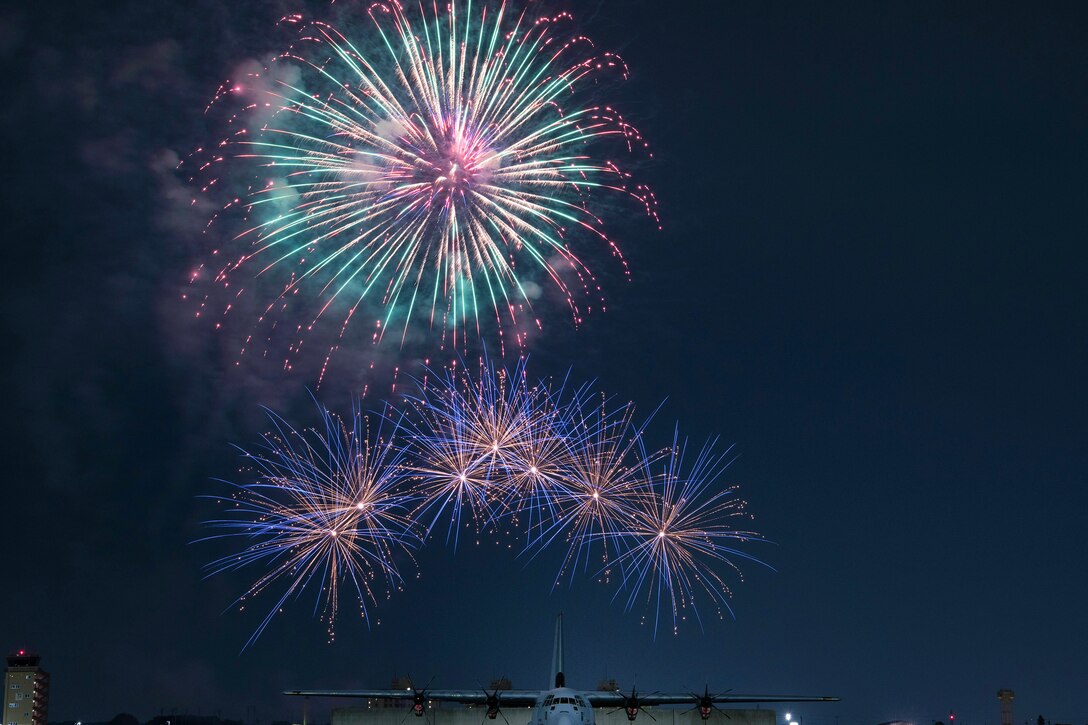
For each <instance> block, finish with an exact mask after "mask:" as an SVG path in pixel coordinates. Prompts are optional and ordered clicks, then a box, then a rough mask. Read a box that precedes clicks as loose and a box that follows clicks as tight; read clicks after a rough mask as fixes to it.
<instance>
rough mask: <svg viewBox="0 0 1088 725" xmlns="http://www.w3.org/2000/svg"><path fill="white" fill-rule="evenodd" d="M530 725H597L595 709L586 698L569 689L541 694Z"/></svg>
mask: <svg viewBox="0 0 1088 725" xmlns="http://www.w3.org/2000/svg"><path fill="white" fill-rule="evenodd" d="M528 725H595V721H594V719H593V707H592V706H591V705H590V704H589V700H587V699H586V696H585V695H584V694H583V693H581V692H579V691H578V690H572V689H571V688H569V687H557V688H555V689H554V690H545V691H544V692H541V693H540V697H539V698H537V701H536V704H535V705H533V718H532V720H530V721H529V724H528Z"/></svg>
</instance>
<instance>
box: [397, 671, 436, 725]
mask: <svg viewBox="0 0 1088 725" xmlns="http://www.w3.org/2000/svg"><path fill="white" fill-rule="evenodd" d="M408 681H409V682H411V681H412V678H411V677H409V678H408ZM432 682H434V677H431V679H429V680H427V684H426V685H424V686H423V689H422V690H417V689H416V688H415V685H411V688H412V709H410V710H409V711H408V712H407V713H405V715H404V717H402V718H401V720H400V722H401V725H403V724H404V721H405V720H407V719H408V715H415V716H416V717H423V716H424V715H425V714H426V713H427V690H428V688H430V686H431V683H432Z"/></svg>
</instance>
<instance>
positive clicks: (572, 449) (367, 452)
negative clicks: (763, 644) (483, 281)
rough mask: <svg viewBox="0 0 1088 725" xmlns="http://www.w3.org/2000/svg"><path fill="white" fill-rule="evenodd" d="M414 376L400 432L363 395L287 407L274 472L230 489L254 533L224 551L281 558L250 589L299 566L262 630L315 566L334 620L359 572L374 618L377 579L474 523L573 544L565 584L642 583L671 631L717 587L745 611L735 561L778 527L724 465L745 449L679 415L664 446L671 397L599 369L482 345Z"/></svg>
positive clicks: (263, 469) (528, 546)
mask: <svg viewBox="0 0 1088 725" xmlns="http://www.w3.org/2000/svg"><path fill="white" fill-rule="evenodd" d="M414 382H415V384H416V386H417V388H418V389H417V390H416V391H414V392H412V393H409V394H404V395H403V398H402V399H401V400H400V402H399V403H389V404H386V409H385V412H384V414H383V415H382V416H381V418H382V421H381V425H384V424H387V423H388V424H391V425H392V429H393V433H392V435H390V436H388V438H383V437H382V435H381V431H380V427H379V431H378V435H377V437H376V438H375V437H374V436H372V435H371V431H370V430H369V427H368V426H369V418H368V417H367V416H365V415H362V414H361V413H360V411H359V410H358V409H355V410H353V415H352V418H351V421H350V425H348V424H345V423H343V422H342V421H340V419H339V418H337V417H335V416H333V415H332V414H330V413H328V412H327V411H325V410H322V413H321V414H322V420H323V422H324V431H323V432H322V431H319V430H313V429H307V430H303V431H301V432H299V431H296V430H295V429H293V428H291V427H290V426H289V425H288V424H287V423H285V422H284V421H282V420H281V419H280V418H278V417H276V416H272V421H273V424H274V428H275V430H274V432H273V433H271V434H268V435H266V436H265V437H264V445H263V447H262V450H260V451H259V452H258V453H256V454H246V456H247V459H248V460H249V461H251V462H252V463H253V464H254V467H255V469H256V472H257V474H258V480H257V482H256V483H254V484H251V485H248V486H239V487H237V489H238V494H237V495H236V496H235V497H234V498H233V499H225V498H224V499H219V500H222V501H225V502H227V503H229V504H230V505H231V516H230V517H229V518H224V519H220V520H217V521H213V522H210V525H211V526H213V527H215V528H218V529H221V530H225V531H226V533H225V534H222V536H243V537H246V538H247V539H250V540H252V542H253V543H250V544H249V545H248V546H247V548H245V549H244V550H243V551H242V552H241V553H240V554H236V555H231V556H227V557H223V558H221V559H219V560H217V561H215V562H213V563H212V564H211V565H209V569H210V570H211V571H212V573H219V572H226V571H233V570H235V569H239V568H242V567H245V566H249V565H263V566H266V567H268V571H267V572H266V573H265V574H263V575H262V576H261V577H260V578H259V579H258V580H257V582H256V583H255V584H254V585H253V586H252V587H251V588H250V589H249V591H248V592H247V593H246V594H245V595H243V597H242V598H240V600H239V601H240V602H241V601H244V600H247V599H249V598H251V597H254V596H256V595H257V594H260V593H261V592H262V591H264V590H266V589H267V588H269V587H270V586H271V585H273V584H275V583H279V582H284V581H286V585H285V589H286V591H284V592H283V594H282V596H281V597H280V599H279V601H278V602H277V604H276V606H274V607H273V608H272V610H271V611H270V612H269V613H268V615H267V616H266V617H265V619H264V620H263V621H262V622H261V625H260V627H259V628H258V630H257V631H256V632H255V633H254V635H253V638H251V640H250V643H252V641H253V640H255V639H256V638H257V636H259V634H260V633H261V631H263V629H264V628H265V627H266V626H267V625H268V623H269V621H270V620H271V618H272V616H273V615H274V614H275V613H276V612H277V611H279V610H280V609H281V608H282V606H283V605H284V603H285V602H286V601H287V600H288V599H290V598H292V597H298V596H299V595H301V593H302V591H303V590H304V589H305V588H306V587H307V586H309V585H310V584H311V583H318V593H319V594H318V599H317V602H315V612H316V611H317V609H318V608H319V606H320V605H321V604H322V603H323V605H324V610H323V611H322V616H324V617H326V618H327V619H328V620H329V623H330V636H331V634H332V631H331V627H332V622H333V620H335V618H336V615H337V609H338V603H339V599H340V596H341V591H340V590H341V588H342V587H343V585H345V584H347V585H349V587H350V589H349V591H352V592H354V594H355V595H356V596H358V598H359V602H360V607H361V611H362V616H363V617H364V618H368V616H367V603H368V602H370V603H376V601H377V597H376V594H375V589H374V587H375V586H376V585H377V584H379V583H380V584H383V585H385V587H386V588H387V590H388V589H396V588H399V586H400V584H401V583H402V579H401V577H400V574H399V573H398V571H397V567H396V559H397V558H401V557H404V556H407V558H411V556H410V550H411V549H413V548H414V547H416V546H419V545H422V544H423V543H424V542H425V541H427V540H428V539H429V538H430V537H431V536H432V535H434V534H436V533H437V532H440V531H441V530H442V529H443V528H444V529H445V536H444V539H445V543H446V545H447V546H448V545H451V544H452V546H453V547H454V548H455V549H456V548H457V546H458V544H459V541H460V538H461V535H462V534H463V533H465V532H466V531H469V532H471V533H472V534H473V535H474V538H475V539H476V542H477V543H479V542H480V539H481V536H482V535H485V534H487V535H492V534H493V535H495V538H496V541H498V540H499V539H500V537H501V536H502V535H505V534H512V533H517V534H518V535H523V536H524V542H525V543H524V549H523V550H522V551H521V554H520V555H524V556H526V557H527V558H528V559H529V560H532V559H534V558H536V557H537V556H539V555H540V554H542V553H543V552H544V551H545V550H548V549H550V548H552V547H561V548H562V549H563V551H564V554H563V557H562V560H561V564H560V567H559V570H558V573H557V575H556V577H555V578H554V579H553V582H552V589H553V590H554V589H555V588H556V587H557V586H559V584H560V583H561V581H562V580H563V579H564V578H568V579H570V581H571V583H573V577H574V576H575V575H576V574H587V573H591V575H592V576H593V577H594V578H596V579H598V581H603V582H605V583H609V584H612V585H614V586H616V587H617V591H616V594H615V596H614V599H620V598H623V599H625V604H626V609H627V610H628V611H630V610H632V609H634V608H635V606H636V605H637V604H639V602H640V601H642V603H643V604H645V606H646V607H647V608H648V609H650V610H652V612H653V615H652V616H653V620H654V628H653V630H654V637H655V638H656V635H657V630H658V627H659V624H660V622H661V620H662V619H663V618H665V617H669V616H671V618H672V624H673V631H674V632H676V631H677V630H678V624H679V622H680V621H681V620H684V619H687V618H688V617H689V614H690V616H693V617H694V618H695V619H696V621H697V622H698V623H699V625H700V627H702V624H703V622H702V614H701V613H700V607H701V606H703V600H705V599H709V601H710V602H711V604H713V605H714V606H715V607H716V608H717V610H718V614H719V616H721V615H722V612H723V610H725V611H728V612H729V613H730V614H732V609H731V607H730V605H729V597H730V595H731V592H730V589H729V586H728V584H727V583H726V581H725V579H724V578H723V576H722V571H721V570H722V569H723V567H725V568H729V569H732V570H733V571H734V573H735V574H736V575H737V576H738V577H739V578H740V579H743V576H741V570H740V567H739V566H738V562H741V561H753V562H758V563H761V564H762V562H759V560H758V559H756V558H755V557H754V556H752V555H751V554H748V553H746V552H744V551H742V550H741V549H740V548H739V545H740V544H742V543H744V542H749V541H764V539H763V538H762V537H761V536H760V535H759V534H757V533H754V532H752V531H747V530H744V529H740V528H737V527H735V526H733V525H732V522H733V521H735V520H736V519H737V518H738V517H739V518H745V519H747V518H751V516H750V514H748V512H747V510H746V503H745V502H744V501H743V500H741V499H740V498H739V497H738V496H737V495H736V487H735V486H733V487H726V486H723V485H721V484H720V483H719V479H720V478H721V477H722V474H723V473H724V471H725V469H726V468H727V467H728V465H729V464H730V463H731V459H730V455H731V449H726V450H724V451H720V450H719V449H718V448H717V442H716V440H710V441H708V442H707V443H706V444H705V445H704V446H703V447H702V448H701V449H699V451H698V452H697V453H695V454H693V455H692V456H691V458H690V459H689V458H688V457H687V443H686V441H681V439H680V437H679V433H678V432H674V435H673V440H672V444H671V446H669V447H666V448H657V449H654V448H648V446H647V445H646V441H645V437H646V435H645V434H646V429H647V426H648V424H649V421H650V419H651V418H652V417H653V415H654V414H656V412H657V411H654V413H652V414H651V415H650V416H648V417H646V418H645V419H643V420H641V422H639V419H637V418H636V413H635V407H634V405H633V404H632V403H625V404H616V403H613V402H612V401H611V400H610V399H609V398H608V397H607V396H605V395H603V394H601V393H596V392H593V391H592V386H591V385H588V384H587V385H583V386H580V387H572V386H570V385H569V381H568V380H566V379H563V380H562V381H561V383H560V384H552V383H550V382H548V381H547V380H540V381H536V382H531V381H530V380H529V379H528V376H527V374H526V370H525V361H524V360H523V361H522V362H521V363H520V364H519V365H518V366H516V367H515V368H513V369H506V368H503V367H499V366H495V365H493V364H492V363H491V362H490V361H488V360H487V359H486V358H483V359H481V361H480V364H479V368H478V370H477V371H475V372H474V373H470V371H469V370H468V369H467V368H466V366H464V365H463V364H462V365H452V366H450V367H448V368H446V369H445V370H440V371H438V372H434V371H430V370H428V371H427V372H426V374H425V375H424V376H423V377H422V378H417V379H414ZM394 438H396V441H395V440H394ZM213 538H218V537H213ZM511 548H512V547H511ZM596 557H599V559H598V558H596ZM413 561H414V560H413ZM368 621H369V620H368ZM248 644H249V643H247V646H248Z"/></svg>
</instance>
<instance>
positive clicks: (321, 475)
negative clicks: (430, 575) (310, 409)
mask: <svg viewBox="0 0 1088 725" xmlns="http://www.w3.org/2000/svg"><path fill="white" fill-rule="evenodd" d="M319 409H320V411H321V418H322V422H323V424H324V428H323V430H321V429H316V428H311V429H305V430H301V431H300V430H296V429H295V428H293V427H291V426H290V425H289V424H288V423H287V422H286V421H284V420H283V419H282V418H280V417H279V416H277V415H275V414H274V413H271V412H269V419H270V420H271V422H272V425H273V428H274V432H272V433H269V434H266V435H265V436H263V445H262V447H261V449H260V450H258V451H257V452H255V453H248V452H246V451H244V450H243V451H242V453H243V455H244V456H245V458H246V459H247V460H248V461H250V462H251V463H252V464H253V466H254V467H255V469H256V472H257V482H256V483H252V484H249V485H236V484H231V485H232V486H234V487H235V489H236V492H235V495H234V496H233V497H231V498H219V499H218V500H220V501H221V502H223V503H224V504H227V505H228V506H229V507H230V508H229V509H228V514H229V517H228V518H223V519H218V520H214V521H209V522H208V524H207V525H208V526H210V527H212V528H216V529H221V530H224V531H225V533H222V534H219V535H216V536H212V537H209V538H222V537H243V538H244V539H246V540H248V541H249V542H251V543H249V544H248V545H247V546H246V548H245V549H244V550H243V551H242V552H241V553H238V554H232V555H230V556H225V557H223V558H220V559H217V560H216V561H213V562H211V563H210V564H209V565H208V567H207V568H208V570H209V573H210V574H217V573H222V572H227V571H233V570H236V569H241V568H243V567H248V566H251V565H262V566H264V567H267V571H266V572H265V573H264V574H262V575H261V576H260V577H259V578H258V579H257V581H256V583H254V584H253V585H252V586H251V587H250V588H249V589H248V590H247V591H246V593H245V594H243V595H242V596H241V597H240V598H239V599H238V600H237V601H236V603H237V604H243V608H244V602H246V601H247V600H249V599H253V598H255V597H256V596H258V595H260V594H261V593H262V592H264V591H266V590H268V589H269V588H271V587H273V586H274V585H276V584H278V583H280V582H282V581H285V582H286V585H285V588H284V591H283V592H282V594H281V595H280V597H279V599H278V601H277V602H276V603H275V605H274V606H273V607H272V608H271V609H270V610H269V612H268V614H267V615H266V616H265V617H264V619H263V620H262V621H261V623H260V625H259V626H258V627H257V629H256V631H255V632H254V633H253V635H252V636H251V637H250V639H249V641H248V642H246V645H245V646H246V647H248V646H249V645H251V644H252V643H253V642H254V641H255V640H256V639H257V638H258V637H259V636H260V634H261V632H263V631H264V629H265V627H267V626H268V624H269V622H270V621H271V619H272V617H273V616H274V615H275V613H276V612H278V611H280V610H281V609H282V607H283V606H284V604H285V603H286V602H287V601H288V600H289V599H293V598H298V597H300V596H301V595H302V593H303V592H304V590H305V589H306V588H307V587H309V586H311V585H312V584H316V585H317V596H316V598H315V602H314V611H315V614H316V613H318V612H320V614H321V616H322V617H323V618H324V619H325V620H326V621H327V622H328V626H329V636H330V638H332V637H334V634H335V631H334V628H333V627H334V623H335V620H336V617H337V614H338V611H339V604H340V598H341V595H342V593H341V588H342V587H344V586H347V587H349V588H350V591H352V592H354V594H355V595H356V596H357V598H358V602H359V607H360V614H361V616H362V618H363V619H364V620H367V621H368V623H369V615H368V612H367V602H370V603H376V602H377V591H376V588H377V587H379V586H384V587H385V588H387V589H393V588H398V587H399V586H400V584H401V582H402V577H401V575H400V573H399V570H398V568H397V560H398V559H403V558H408V559H409V560H411V549H413V548H415V546H416V545H417V544H418V543H419V542H418V537H417V533H416V526H415V522H414V521H413V520H412V519H411V517H410V516H409V512H410V510H411V499H410V496H409V495H407V494H406V493H404V492H403V491H402V490H401V487H400V486H399V483H400V477H401V475H402V473H401V472H400V470H399V469H400V466H401V462H402V458H403V451H402V450H400V449H398V448H397V447H396V446H395V445H394V442H393V436H394V435H395V431H394V433H393V435H391V436H390V437H389V438H388V439H384V438H383V437H382V434H381V430H380V428H379V430H378V431H377V432H376V435H375V436H374V438H372V437H371V431H370V428H369V417H368V416H366V415H364V414H363V413H362V412H361V411H360V410H359V409H358V408H356V409H353V411H352V416H351V419H350V421H349V422H347V423H345V422H344V421H343V420H341V419H340V418H338V417H337V416H334V415H333V414H331V413H330V412H328V411H327V410H325V409H324V408H320V406H319Z"/></svg>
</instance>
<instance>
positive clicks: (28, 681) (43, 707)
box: [0, 650, 49, 725]
mask: <svg viewBox="0 0 1088 725" xmlns="http://www.w3.org/2000/svg"><path fill="white" fill-rule="evenodd" d="M40 663H41V657H39V656H38V655H33V654H27V653H26V651H24V650H19V651H18V652H16V653H14V654H11V655H8V666H7V669H5V670H4V698H3V700H4V710H3V722H2V723H0V725H46V724H47V722H48V718H49V673H48V672H46V671H45V670H43V669H42V668H41V664H40Z"/></svg>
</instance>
